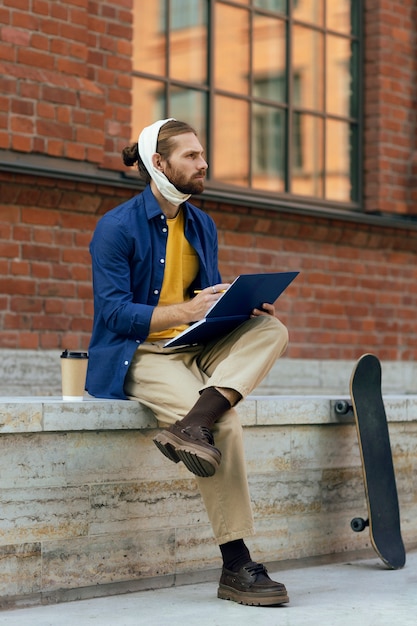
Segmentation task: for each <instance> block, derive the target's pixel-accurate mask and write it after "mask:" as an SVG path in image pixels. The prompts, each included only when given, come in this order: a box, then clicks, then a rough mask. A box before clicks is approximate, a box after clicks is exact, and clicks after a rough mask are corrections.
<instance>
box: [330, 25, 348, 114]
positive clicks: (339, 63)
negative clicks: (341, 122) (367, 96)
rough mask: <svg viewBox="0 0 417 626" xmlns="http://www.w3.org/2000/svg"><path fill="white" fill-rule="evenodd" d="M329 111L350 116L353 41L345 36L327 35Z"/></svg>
mask: <svg viewBox="0 0 417 626" xmlns="http://www.w3.org/2000/svg"><path fill="white" fill-rule="evenodd" d="M326 61H327V67H326V85H327V88H326V110H327V113H331V114H334V115H339V116H344V117H349V115H350V108H351V107H350V102H351V96H352V93H351V90H352V79H351V42H350V40H349V39H346V38H344V37H335V36H333V35H329V36H328V37H327V54H326Z"/></svg>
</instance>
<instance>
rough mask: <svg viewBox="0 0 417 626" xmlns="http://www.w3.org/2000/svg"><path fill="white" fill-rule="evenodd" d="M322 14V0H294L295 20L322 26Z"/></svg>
mask: <svg viewBox="0 0 417 626" xmlns="http://www.w3.org/2000/svg"><path fill="white" fill-rule="evenodd" d="M330 1H332V0H330ZM336 2H337V0H336ZM323 16H324V11H323V0H298V1H297V0H294V2H293V17H294V19H295V20H300V22H307V23H309V24H314V25H316V26H323Z"/></svg>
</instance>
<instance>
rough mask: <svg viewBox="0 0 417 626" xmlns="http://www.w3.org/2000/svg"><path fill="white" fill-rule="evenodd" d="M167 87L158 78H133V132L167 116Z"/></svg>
mask: <svg viewBox="0 0 417 626" xmlns="http://www.w3.org/2000/svg"><path fill="white" fill-rule="evenodd" d="M165 104H166V101H165V87H164V84H163V83H161V82H158V81H156V80H145V79H143V78H134V79H133V89H132V132H133V134H134V137H133V139H134V140H136V139H137V137H136V133H138V132H139V131H141V130H142V128H144V127H145V126H148V125H149V124H152V123H153V122H155V121H156V120H158V119H163V118H164V117H165V115H166V114H165V111H166V107H165Z"/></svg>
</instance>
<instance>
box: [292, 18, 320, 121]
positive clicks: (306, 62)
mask: <svg viewBox="0 0 417 626" xmlns="http://www.w3.org/2000/svg"><path fill="white" fill-rule="evenodd" d="M323 72H324V68H323V35H322V34H321V33H318V32H316V31H314V30H311V29H309V28H304V27H303V26H294V37H293V70H292V81H293V91H294V94H295V93H296V91H297V89H298V91H299V103H297V104H299V105H300V106H301V107H302V108H303V109H312V110H314V111H322V110H323V104H324V103H323ZM297 82H298V83H299V85H298V87H297V84H296V83H297Z"/></svg>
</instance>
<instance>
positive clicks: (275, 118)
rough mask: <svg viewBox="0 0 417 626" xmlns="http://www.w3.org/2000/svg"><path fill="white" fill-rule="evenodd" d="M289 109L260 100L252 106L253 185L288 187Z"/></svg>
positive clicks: (262, 187) (255, 186)
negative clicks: (286, 167)
mask: <svg viewBox="0 0 417 626" xmlns="http://www.w3.org/2000/svg"><path fill="white" fill-rule="evenodd" d="M285 117H286V113H285V111H282V110H280V109H274V108H272V107H267V106H264V105H261V104H256V105H254V107H253V120H252V186H253V187H254V188H255V189H265V190H268V191H285V154H286V136H285V134H286V130H285V129H286V123H285V121H286V120H285Z"/></svg>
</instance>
